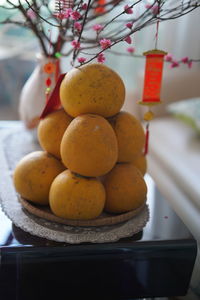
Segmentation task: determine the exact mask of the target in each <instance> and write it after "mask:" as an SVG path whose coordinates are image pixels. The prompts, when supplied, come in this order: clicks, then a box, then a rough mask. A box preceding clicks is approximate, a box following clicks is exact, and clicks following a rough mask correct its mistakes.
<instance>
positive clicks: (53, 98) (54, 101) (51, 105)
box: [40, 73, 66, 119]
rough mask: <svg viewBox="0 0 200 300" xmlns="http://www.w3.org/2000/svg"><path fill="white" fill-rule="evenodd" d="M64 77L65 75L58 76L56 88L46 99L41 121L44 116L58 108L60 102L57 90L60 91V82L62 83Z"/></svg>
mask: <svg viewBox="0 0 200 300" xmlns="http://www.w3.org/2000/svg"><path fill="white" fill-rule="evenodd" d="M65 75H66V73H63V74H61V75H60V76H59V78H58V81H57V83H56V86H55V88H54V89H53V92H52V93H51V95H50V97H49V99H48V102H47V104H46V106H45V108H44V110H43V112H42V114H41V116H40V119H43V118H44V117H45V116H47V115H48V114H50V113H51V112H53V111H54V110H56V109H58V108H60V106H61V102H60V94H59V89H60V85H61V82H62V80H63V78H64V77H65Z"/></svg>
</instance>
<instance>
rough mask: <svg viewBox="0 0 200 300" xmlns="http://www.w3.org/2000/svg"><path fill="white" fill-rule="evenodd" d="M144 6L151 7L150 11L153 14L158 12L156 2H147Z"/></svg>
mask: <svg viewBox="0 0 200 300" xmlns="http://www.w3.org/2000/svg"><path fill="white" fill-rule="evenodd" d="M145 8H147V9H151V12H152V14H153V15H157V14H158V13H159V6H158V5H157V4H155V5H152V4H149V3H147V4H146V5H145Z"/></svg>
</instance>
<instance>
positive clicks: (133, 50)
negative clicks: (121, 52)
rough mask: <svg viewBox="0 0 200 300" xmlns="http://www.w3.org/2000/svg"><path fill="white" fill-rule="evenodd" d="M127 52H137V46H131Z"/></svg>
mask: <svg viewBox="0 0 200 300" xmlns="http://www.w3.org/2000/svg"><path fill="white" fill-rule="evenodd" d="M126 51H127V52H129V53H134V52H135V48H134V47H129V48H127V49H126Z"/></svg>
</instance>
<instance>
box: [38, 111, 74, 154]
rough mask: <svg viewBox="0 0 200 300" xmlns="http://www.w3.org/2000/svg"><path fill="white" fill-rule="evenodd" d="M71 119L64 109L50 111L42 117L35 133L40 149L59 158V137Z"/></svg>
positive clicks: (60, 137)
mask: <svg viewBox="0 0 200 300" xmlns="http://www.w3.org/2000/svg"><path fill="white" fill-rule="evenodd" d="M71 121H72V118H71V117H70V116H69V115H68V114H67V113H66V112H65V111H64V109H59V110H57V111H55V112H52V113H50V114H49V115H47V116H46V117H45V118H44V119H42V120H40V123H39V126H38V131H37V133H38V140H39V143H40V146H41V147H42V149H44V150H46V151H47V152H49V153H51V154H53V155H54V156H56V157H58V158H61V156H60V143H61V139H62V137H63V134H64V132H65V130H66V129H67V127H68V125H69V124H70V122H71Z"/></svg>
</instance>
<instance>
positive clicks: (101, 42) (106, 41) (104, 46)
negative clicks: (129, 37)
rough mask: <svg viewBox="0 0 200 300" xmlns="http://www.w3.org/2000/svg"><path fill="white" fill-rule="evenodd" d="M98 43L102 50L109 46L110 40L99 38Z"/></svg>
mask: <svg viewBox="0 0 200 300" xmlns="http://www.w3.org/2000/svg"><path fill="white" fill-rule="evenodd" d="M100 45H101V48H102V49H103V50H104V49H107V48H109V47H110V46H111V40H107V39H102V40H100Z"/></svg>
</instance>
